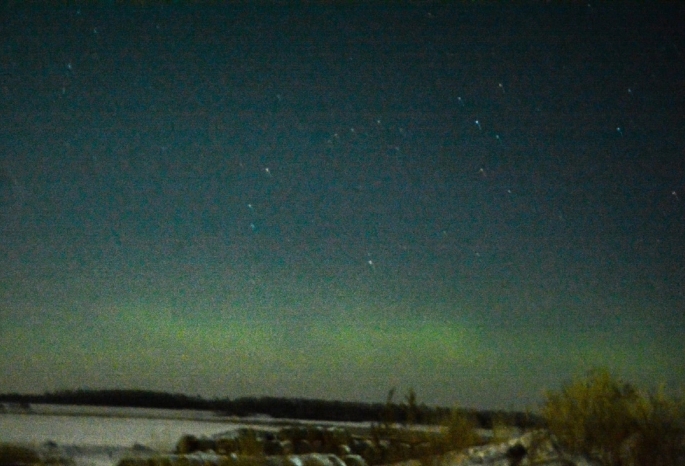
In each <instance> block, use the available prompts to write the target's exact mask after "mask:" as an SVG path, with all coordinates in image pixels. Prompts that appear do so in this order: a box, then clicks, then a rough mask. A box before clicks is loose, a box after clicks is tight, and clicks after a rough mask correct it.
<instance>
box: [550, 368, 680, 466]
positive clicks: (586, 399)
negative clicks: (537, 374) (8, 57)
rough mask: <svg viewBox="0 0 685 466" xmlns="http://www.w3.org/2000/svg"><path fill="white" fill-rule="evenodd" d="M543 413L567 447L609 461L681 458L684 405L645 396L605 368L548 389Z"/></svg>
mask: <svg viewBox="0 0 685 466" xmlns="http://www.w3.org/2000/svg"><path fill="white" fill-rule="evenodd" d="M542 415H543V417H544V418H545V420H546V422H547V425H548V427H549V429H550V431H551V432H552V433H553V434H554V435H555V436H556V437H557V438H558V440H559V442H560V443H561V444H562V446H563V447H564V448H565V449H566V450H568V451H569V452H571V453H576V454H582V455H585V456H586V457H588V458H590V459H593V460H596V461H598V462H599V463H601V464H602V465H605V466H625V465H627V464H628V465H630V464H634V465H641V466H642V465H651V464H660V465H670V464H674V465H675V464H677V463H678V461H682V457H681V456H682V454H683V444H682V442H683V435H684V433H685V431H684V430H683V407H682V404H681V403H679V402H676V401H673V400H670V399H668V398H667V397H666V396H665V395H663V393H660V394H658V395H645V394H643V393H641V392H639V391H638V390H636V389H635V388H634V387H633V386H631V385H630V384H627V383H623V382H620V381H618V380H616V379H615V378H613V377H612V376H611V375H610V374H609V372H608V371H606V370H594V371H592V372H590V374H589V375H588V376H587V378H586V379H584V380H574V381H573V382H571V383H569V384H567V385H566V386H565V387H563V388H562V390H561V391H560V392H550V393H547V394H546V400H545V403H544V406H543V409H542Z"/></svg>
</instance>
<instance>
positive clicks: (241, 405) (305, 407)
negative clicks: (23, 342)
mask: <svg viewBox="0 0 685 466" xmlns="http://www.w3.org/2000/svg"><path fill="white" fill-rule="evenodd" d="M412 393H413V392H410V395H408V396H407V399H406V400H405V402H402V403H395V402H393V401H392V396H388V399H387V400H386V402H385V403H362V402H355V401H333V400H316V399H305V398H279V397H245V398H236V399H234V400H230V399H228V398H223V399H211V400H210V399H204V398H202V397H199V396H194V397H193V396H188V395H183V394H176V393H166V392H155V391H148V390H84V389H82V390H63V391H57V392H52V393H45V394H42V395H24V394H4V395H0V402H5V403H24V404H28V403H50V404H61V405H80V406H112V407H135V408H160V409H187V410H206V411H214V412H216V413H217V414H218V415H227V416H239V417H246V416H252V415H268V416H271V417H273V418H276V419H299V420H317V421H337V422H376V423H379V424H389V423H401V424H439V423H441V422H443V421H444V420H445V419H447V418H448V417H449V415H450V413H451V409H450V408H444V407H429V406H427V405H425V404H417V403H416V396H415V394H413V395H412ZM465 411H467V412H468V414H470V415H471V416H472V418H473V419H475V420H476V421H477V423H478V424H479V425H480V426H481V427H484V428H488V427H491V426H492V422H493V419H495V418H497V419H499V420H501V421H504V422H506V423H508V424H510V425H518V426H521V427H527V426H531V425H537V422H538V420H537V419H536V418H532V417H531V416H529V415H527V414H525V413H520V412H502V411H476V410H465Z"/></svg>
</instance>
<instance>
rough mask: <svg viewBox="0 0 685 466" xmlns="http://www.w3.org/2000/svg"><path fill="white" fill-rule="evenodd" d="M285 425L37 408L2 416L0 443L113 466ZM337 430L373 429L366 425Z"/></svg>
mask: <svg viewBox="0 0 685 466" xmlns="http://www.w3.org/2000/svg"><path fill="white" fill-rule="evenodd" d="M287 422H288V421H286V420H278V421H276V420H274V419H270V418H267V417H254V418H248V419H245V418H241V419H239V418H232V417H220V416H217V415H216V414H215V413H213V412H210V411H182V410H163V409H141V408H107V407H89V406H57V405H40V404H35V405H31V412H30V413H19V412H12V413H0V443H14V444H20V445H29V446H32V447H34V448H37V449H39V450H41V451H42V452H44V453H48V452H50V453H57V454H63V455H65V456H68V457H71V458H73V459H74V460H75V461H76V463H77V466H112V465H113V464H116V463H117V462H118V460H119V459H120V458H121V457H123V456H134V455H139V454H149V453H150V451H151V450H154V451H161V452H168V451H171V450H173V448H174V446H175V445H176V442H177V441H178V439H179V438H180V437H181V436H182V435H183V434H192V435H195V436H198V437H200V436H208V437H209V436H213V435H216V434H219V433H223V432H229V431H235V430H237V429H240V428H244V427H252V428H259V429H262V430H266V429H273V430H274V431H276V430H278V429H279V428H280V426H282V425H283V424H284V423H287ZM292 422H299V421H292ZM299 423H302V422H299ZM312 424H317V425H323V424H325V423H321V422H315V423H312ZM335 425H337V426H346V427H358V428H368V427H369V424H366V423H364V424H357V423H349V424H346V423H336V424H335Z"/></svg>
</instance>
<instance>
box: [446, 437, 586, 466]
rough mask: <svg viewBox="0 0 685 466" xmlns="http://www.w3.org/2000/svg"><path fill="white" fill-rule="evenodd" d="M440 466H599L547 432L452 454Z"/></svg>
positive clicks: (447, 455)
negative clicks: (561, 445) (560, 442)
mask: <svg viewBox="0 0 685 466" xmlns="http://www.w3.org/2000/svg"><path fill="white" fill-rule="evenodd" d="M436 463H437V465H436V466H533V465H535V466H538V465H540V466H598V465H596V464H594V463H592V462H591V461H589V460H588V459H587V458H584V457H582V456H574V455H570V454H568V453H566V452H564V451H563V449H562V448H561V447H560V446H559V444H558V442H557V441H556V439H555V438H554V436H553V435H551V434H549V433H548V432H547V431H545V430H537V431H533V432H528V433H526V434H524V435H521V436H519V437H515V438H512V439H511V440H509V441H507V442H503V443H498V444H491V445H483V446H478V447H471V448H467V449H466V450H463V451H460V452H450V453H448V454H446V455H444V456H443V457H442V458H440V459H439V460H438V461H436Z"/></svg>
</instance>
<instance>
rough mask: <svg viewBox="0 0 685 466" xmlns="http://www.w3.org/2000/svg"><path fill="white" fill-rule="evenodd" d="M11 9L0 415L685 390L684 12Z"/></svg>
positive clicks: (2, 200) (3, 56) (1, 244)
mask: <svg viewBox="0 0 685 466" xmlns="http://www.w3.org/2000/svg"><path fill="white" fill-rule="evenodd" d="M353 3H355V4H354V5H345V6H343V5H333V6H331V5H328V6H325V5H323V4H320V5H318V4H317V5H308V6H303V5H301V6H290V7H286V6H273V7H264V9H256V8H254V7H250V6H249V5H242V6H237V5H233V6H230V7H228V6H226V7H222V8H219V7H212V8H209V7H197V8H190V7H182V6H173V7H169V6H164V7H162V6H157V7H150V8H142V9H138V8H131V7H126V6H117V7H113V6H105V5H95V4H93V5H90V4H89V5H82V6H81V7H77V6H74V7H64V8H61V9H51V8H38V7H35V6H33V7H31V6H9V7H7V8H6V9H5V10H4V12H3V15H5V16H6V17H7V21H6V23H5V24H4V25H3V26H2V31H0V32H1V35H0V99H2V101H1V104H0V121H2V122H3V123H2V124H1V125H0V348H2V357H0V393H6V392H21V393H42V392H45V391H54V390H62V389H77V388H83V387H88V388H138V389H147V390H164V391H172V392H182V393H186V394H189V395H198V394H199V395H202V396H204V397H209V398H214V397H221V398H223V397H229V398H237V397H242V396H260V395H273V396H289V397H308V398H326V399H340V400H360V401H374V402H379V401H384V399H385V396H386V394H387V393H388V390H389V389H391V388H393V387H396V388H397V391H398V393H405V392H406V391H408V390H409V389H410V388H413V389H415V390H416V392H417V394H418V397H419V400H420V401H425V402H426V403H428V404H435V405H443V406H451V405H455V404H458V405H462V406H468V407H476V408H504V409H511V408H513V409H525V408H532V409H535V408H536V407H537V406H538V403H539V402H540V400H541V399H542V392H543V390H544V389H553V388H557V387H559V386H560V385H561V384H562V383H563V382H564V381H566V380H568V379H569V378H570V377H572V376H575V375H579V374H581V375H582V374H583V373H584V372H585V371H587V370H589V369H591V368H593V367H596V366H605V367H607V368H608V369H609V370H610V371H612V372H614V373H615V374H616V375H617V376H620V377H623V378H625V379H627V380H628V381H631V382H633V383H635V384H636V385H638V386H641V387H645V388H648V387H656V386H657V385H658V384H660V383H662V382H663V383H665V384H666V385H667V387H668V388H669V389H671V390H677V389H679V388H680V387H683V386H685V365H683V364H682V358H683V355H684V354H685V338H683V336H684V335H685V292H684V290H685V267H684V264H685V240H684V238H685V204H684V203H683V200H684V199H685V157H684V156H683V154H685V152H684V151H685V142H684V140H683V136H682V135H683V134H684V133H683V129H684V128H685V111H684V109H685V91H684V88H683V86H682V83H683V82H685V60H684V59H683V53H685V36H684V33H683V31H682V24H680V22H678V18H682V17H685V11H684V10H683V7H682V6H680V5H675V4H673V5H665V4H662V5H630V6H624V5H619V4H616V5H596V6H595V5H587V4H582V5H581V4H578V5H564V6H562V5H536V6H529V7H523V6H520V5H514V6H509V5H507V6H505V5H503V4H502V5H500V4H492V5H481V4H478V5H470V4H469V5H467V4H465V3H460V2H443V3H441V4H438V3H430V2H428V3H425V4H423V2H422V4H420V5H418V4H412V5H405V6H401V5H399V4H396V5H395V4H393V6H389V5H388V4H376V5H370V4H363V3H356V2H353Z"/></svg>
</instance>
